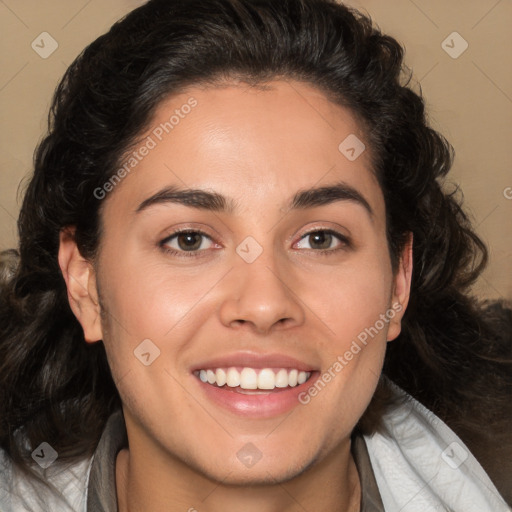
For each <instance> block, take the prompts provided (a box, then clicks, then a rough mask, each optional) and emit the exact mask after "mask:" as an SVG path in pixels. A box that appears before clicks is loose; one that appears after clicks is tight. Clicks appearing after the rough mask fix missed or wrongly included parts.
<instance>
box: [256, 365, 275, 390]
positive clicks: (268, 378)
mask: <svg viewBox="0 0 512 512" xmlns="http://www.w3.org/2000/svg"><path fill="white" fill-rule="evenodd" d="M275 387H276V374H275V373H274V372H273V371H272V370H270V369H269V368H264V369H263V370H261V372H260V374H259V375H258V388H259V389H274V388H275Z"/></svg>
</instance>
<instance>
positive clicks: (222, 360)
mask: <svg viewBox="0 0 512 512" xmlns="http://www.w3.org/2000/svg"><path fill="white" fill-rule="evenodd" d="M231 367H235V368H240V367H242V368H243V367H248V368H255V369H262V368H286V369H296V370H299V371H304V372H314V371H315V370H318V368H315V367H313V366H312V365H311V364H308V363H305V362H303V361H300V360H299V359H296V358H294V357H291V356H287V355H285V354H278V353H272V354H258V353H257V352H234V353H232V354H226V355H223V356H220V357H217V358H214V359H208V360H204V361H201V362H199V363H197V364H194V366H192V367H191V369H190V372H191V373H193V372H195V371H197V370H207V369H211V368H231Z"/></svg>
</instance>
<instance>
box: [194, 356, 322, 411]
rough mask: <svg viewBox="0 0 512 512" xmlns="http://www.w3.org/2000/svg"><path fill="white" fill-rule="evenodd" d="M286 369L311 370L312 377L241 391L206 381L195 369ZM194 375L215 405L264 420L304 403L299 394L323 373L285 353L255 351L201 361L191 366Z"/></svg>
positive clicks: (202, 391)
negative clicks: (290, 385) (292, 383)
mask: <svg viewBox="0 0 512 512" xmlns="http://www.w3.org/2000/svg"><path fill="white" fill-rule="evenodd" d="M231 367H235V368H240V367H249V368H254V369H262V368H286V369H297V370H299V371H305V372H311V376H310V378H309V379H308V380H307V381H306V382H304V383H303V384H299V385H298V386H295V387H293V388H275V389H274V390H272V391H266V390H259V391H258V392H257V393H254V394H245V393H243V392H240V391H237V390H239V389H240V388H230V387H227V386H223V387H218V386H214V385H211V384H208V383H206V382H202V381H201V380H200V379H199V377H197V376H196V375H195V374H194V372H197V371H198V370H206V369H213V368H231ZM190 371H191V377H192V378H193V379H194V381H195V383H196V384H195V385H197V386H198V387H199V390H200V393H202V394H203V396H205V397H206V399H207V400H208V401H209V402H211V403H212V404H213V405H215V406H218V407H220V408H221V409H224V410H226V411H229V412H230V413H232V414H235V415H236V416H238V417H244V418H249V419H264V418H272V417H275V416H279V415H281V414H284V413H287V412H289V411H290V410H291V409H293V408H294V407H297V406H300V405H301V403H300V401H299V395H300V394H301V393H302V392H304V391H306V390H307V389H308V388H309V387H310V386H312V385H313V383H314V382H315V381H316V380H317V378H318V377H319V375H320V371H319V369H317V368H315V367H314V366H312V365H311V364H308V363H305V362H303V361H300V360H299V359H297V358H295V357H291V356H288V355H285V354H278V353H272V354H258V353H255V352H236V353H232V354H229V355H224V356H220V357H217V358H214V359H208V360H204V361H201V362H200V363H198V364H195V365H194V366H193V367H191V370H190Z"/></svg>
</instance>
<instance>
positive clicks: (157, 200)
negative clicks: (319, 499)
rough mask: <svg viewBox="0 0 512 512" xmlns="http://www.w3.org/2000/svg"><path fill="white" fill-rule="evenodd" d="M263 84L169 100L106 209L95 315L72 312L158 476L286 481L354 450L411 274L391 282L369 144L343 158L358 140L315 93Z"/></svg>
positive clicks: (349, 120) (293, 85)
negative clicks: (182, 472) (168, 471)
mask: <svg viewBox="0 0 512 512" xmlns="http://www.w3.org/2000/svg"><path fill="white" fill-rule="evenodd" d="M270 85H271V88H269V89H268V90H261V89H256V88H249V87H248V86H241V85H236V84H230V85H228V86H226V87H217V88H208V89H201V88H198V87H191V88H190V89H188V90H187V91H186V93H183V94H180V95H179V96H174V97H172V99H169V100H166V101H165V102H164V103H162V104H161V105H160V106H159V108H158V110H157V111H156V115H155V118H154V119H153V122H152V125H151V129H150V130H149V131H148V133H147V134H145V137H147V136H150V137H151V140H150V139H145V142H146V147H149V148H150V149H149V150H148V151H144V150H142V151H139V153H138V154H139V157H140V161H138V163H137V165H136V166H135V167H134V168H133V169H131V172H130V173H129V174H128V176H126V177H125V178H124V179H123V181H122V182H121V183H120V184H118V185H117V186H116V187H115V189H114V190H113V191H112V192H111V193H110V194H109V195H108V196H107V197H106V198H105V200H104V201H105V202H104V205H103V206H104V209H103V211H102V221H103V232H102V235H101V236H102V239H101V245H100V251H99V258H98V262H97V265H96V270H97V274H96V275H91V276H90V279H89V291H90V293H91V296H92V297H94V294H95V291H94V286H95V284H96V282H97V285H98V290H99V297H100V304H101V305H102V306H103V308H104V315H103V320H102V323H101V326H98V321H97V319H93V316H92V315H91V314H85V313H83V314H82V316H81V314H80V313H78V315H77V316H78V317H79V320H80V321H81V323H82V325H83V327H84V332H85V335H86V339H87V340H88V341H95V340H97V339H103V340H104V343H105V347H106V351H107V354H108V359H109V363H110V365H111V368H112V373H113V376H114V380H115V382H116V384H117V387H118V389H119V393H120V396H121V398H122V401H123V407H124V413H125V419H126V423H127V429H128V436H129V439H130V456H131V457H132V460H137V459H138V460H142V459H143V458H146V459H151V460H152V466H148V468H149V467H152V468H159V470H162V469H164V468H166V467H167V468H170V467H177V466H179V465H182V464H184V466H183V467H188V468H191V469H192V470H195V471H198V472H199V473H201V474H204V475H208V476H210V477H212V478H214V479H216V480H219V481H221V480H223V481H224V482H225V483H229V482H232V483H234V482H249V481H251V482H257V481H263V480H265V481H284V480H285V479H289V478H291V477H293V476H295V475H298V474H300V473H301V472H302V471H304V470H305V469H306V468H308V467H314V463H320V462H321V461H327V460H329V459H330V456H331V455H332V454H333V453H338V452H339V453H341V452H343V453H345V454H346V453H347V450H348V447H349V443H348V438H349V435H350V432H351V430H352V429H353V427H354V425H355V424H356V423H357V421H358V420H359V418H360V417H361V415H362V414H363V412H364V410H365V408H366V407H367V405H368V403H369V401H370V399H371V397H372V395H373V393H374V390H375V387H376V384H377V381H378V378H379V375H380V373H381V368H382V364H383V358H384V353H385V347H386V341H388V340H391V339H393V338H395V337H396V336H397V335H398V333H399V330H400V318H401V315H402V314H403V310H404V309H405V308H404V306H405V305H406V302H407V297H408V290H409V279H410V277H409V276H408V271H407V269H404V266H403V265H400V267H399V270H398V272H397V273H396V274H395V275H394V274H393V272H392V268H391V261H390V256H389V253H388V247H387V242H386V226H385V206H384V199H383V195H382V192H381V189H380V187H379V185H378V183H377V181H376V179H375V177H374V175H373V174H372V172H371V170H370V158H369V148H368V149H367V150H366V151H363V153H362V154H361V155H360V156H359V157H357V158H355V160H354V156H357V152H358V150H359V149H360V148H362V146H353V144H352V146H353V147H354V149H355V151H351V150H350V147H348V148H346V147H345V146H342V150H343V149H344V151H342V150H340V149H339V146H340V143H342V141H344V140H345V139H346V138H347V137H348V136H351V135H352V136H354V135H355V136H356V137H357V138H358V139H359V140H360V141H363V142H364V140H365V137H364V133H363V132H362V131H361V129H360V127H359V126H358V124H357V123H356V121H355V119H354V117H353V116H352V115H351V114H350V113H349V111H348V110H347V109H344V108H342V107H340V106H337V105H334V104H332V103H330V102H329V101H328V100H327V99H326V98H325V97H324V95H323V94H322V93H320V92H319V91H318V90H316V89H314V88H312V87H311V86H309V85H306V84H302V83H298V82H286V81H275V82H272V83H271V84H270ZM190 98H194V100H190ZM195 102H197V105H195ZM185 104H189V105H195V106H193V108H182V106H183V105H185ZM176 109H178V110H179V112H178V113H176V112H175V110H176ZM172 115H175V118H174V119H173V120H172V123H173V125H171V126H173V127H172V129H170V128H169V126H170V125H167V130H168V131H169V133H166V131H165V129H163V128H162V124H165V123H166V122H169V119H170V118H171V116H172ZM176 116H177V117H176ZM178 118H179V121H178V122H176V119H178ZM159 139H161V140H159ZM349 141H352V143H354V141H356V143H357V144H358V142H357V140H356V139H354V138H351V139H349ZM153 142H154V143H155V144H153ZM153 146H154V147H153ZM349 146H350V145H349ZM142 153H144V155H145V156H144V155H142ZM347 156H350V157H351V158H350V159H349V158H347ZM331 186H332V187H334V186H338V188H336V189H332V190H331V191H330V192H329V191H327V190H324V191H323V193H322V192H321V191H320V192H319V193H318V194H316V193H315V194H313V193H312V192H310V193H308V194H305V195H303V196H302V197H298V194H300V193H302V192H305V191H308V190H314V189H320V188H323V187H331ZM185 189H194V190H202V191H204V192H207V193H210V194H213V193H215V194H218V195H222V196H223V197H224V199H219V198H218V197H217V199H216V200H214V201H212V200H211V199H212V198H211V197H207V196H206V195H202V196H201V195H199V194H196V195H195V196H193V197H190V196H186V195H185V194H183V193H182V192H183V191H184V190H185ZM177 192H180V193H181V196H180V194H178V193H177ZM180 197H181V200H179V198H180ZM294 199H295V201H294ZM177 230H186V231H189V232H193V233H189V234H188V235H187V234H181V235H175V232H176V231H177ZM96 279H97V281H96ZM84 300H86V299H84ZM397 303H400V304H401V305H402V306H401V307H397ZM393 305H394V306H395V307H393ZM86 309H87V308H82V311H85V310H86ZM398 309H402V311H401V312H398ZM391 310H392V312H391V313H390V311H391ZM365 329H366V331H365ZM363 332H366V341H365V342H364V343H363V342H362V341H361V340H362V339H365V336H364V335H361V333H363ZM369 333H371V334H369ZM358 336H359V339H358ZM143 340H150V341H144V343H143V344H142V345H141V343H142V342H143ZM354 342H356V343H355V344H354ZM356 347H358V348H356ZM347 351H348V352H350V354H352V356H350V354H347V355H346V356H345V354H346V353H347ZM230 368H234V369H235V370H229V369H230ZM244 368H245V369H244ZM263 369H267V370H264V371H262V370H263ZM201 370H203V372H201ZM207 370H210V372H207ZM242 370H243V371H242ZM294 370H298V371H297V372H295V371H294ZM224 374H227V375H226V378H228V384H230V385H228V384H225V383H224V382H225V378H224ZM214 375H215V378H216V379H219V380H218V381H217V380H215V381H213V378H212V377H213V376H214ZM240 375H241V377H240ZM327 375H330V377H329V376H327ZM205 376H206V377H208V378H209V379H210V381H211V382H203V381H202V380H201V377H203V380H204V379H205ZM297 377H298V378H299V382H302V381H303V380H304V378H306V377H309V380H308V381H307V382H305V383H303V384H297V385H296V382H295V381H296V378H297ZM239 378H241V379H242V382H241V384H242V388H246V389H245V390H244V389H241V387H240V386H237V384H238V383H239V381H238V380H237V379H239ZM258 379H259V386H260V387H263V388H270V389H256V390H254V389H250V388H253V387H254V386H255V385H258ZM219 384H220V385H222V386H219ZM315 384H316V387H315ZM274 386H277V387H274ZM247 388H249V389H247ZM272 388H273V389H272ZM313 388H314V389H313ZM308 390H309V391H308ZM315 390H316V391H315ZM300 397H302V399H301V400H299V398H300ZM305 402H307V404H306V403H305ZM148 470H149V469H148ZM155 471H156V470H155Z"/></svg>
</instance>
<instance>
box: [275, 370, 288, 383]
mask: <svg viewBox="0 0 512 512" xmlns="http://www.w3.org/2000/svg"><path fill="white" fill-rule="evenodd" d="M286 387H288V372H287V371H286V370H285V369H284V368H282V369H281V370H279V371H278V372H277V375H276V388H286Z"/></svg>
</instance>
